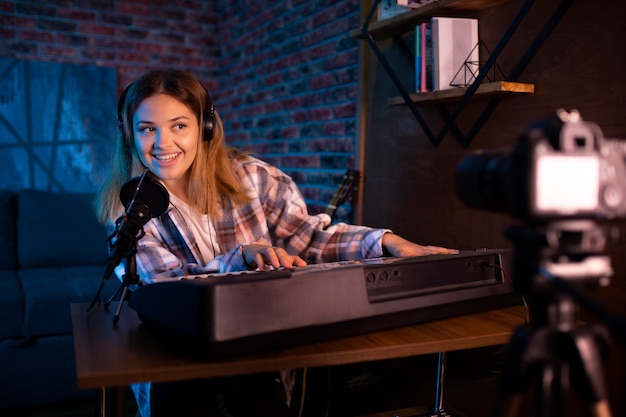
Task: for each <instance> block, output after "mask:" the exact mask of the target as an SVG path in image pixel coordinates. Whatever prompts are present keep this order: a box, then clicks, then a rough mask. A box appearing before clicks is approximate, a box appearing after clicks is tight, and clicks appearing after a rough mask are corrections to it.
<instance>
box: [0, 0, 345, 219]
mask: <svg viewBox="0 0 626 417" xmlns="http://www.w3.org/2000/svg"><path fill="white" fill-rule="evenodd" d="M357 26H358V1H357V0H337V1H330V0H327V1H323V0H319V1H305V0H301V1H299V0H293V1H283V2H274V1H269V0H268V1H265V2H263V1H261V2H249V1H246V2H244V1H239V0H231V1H224V0H219V1H211V0H205V1H201V0H195V1H194V0H187V1H181V2H178V1H173V0H150V1H148V0H136V1H119V0H118V1H101V0H92V1H89V0H84V1H80V2H78V1H65V2H61V1H59V2H47V3H42V2H38V1H0V56H2V57H13V58H19V59H33V60H43V61H54V62H70V63H77V64H89V65H97V66H107V67H114V68H116V71H117V74H118V92H119V91H121V89H122V88H123V87H124V86H126V85H127V84H128V83H130V82H131V81H132V80H134V79H135V78H136V77H137V76H139V75H140V74H142V73H143V72H144V71H146V70H147V69H149V68H155V67H167V66H172V67H180V68H186V69H188V70H191V71H192V72H194V73H195V74H196V75H198V76H199V77H200V79H201V80H202V82H203V83H204V84H205V85H206V87H207V88H208V89H209V90H210V91H211V94H212V96H213V99H214V100H215V101H216V107H217V110H218V112H219V113H220V115H221V116H222V117H223V119H224V121H225V125H226V129H227V134H228V138H229V142H230V143H232V144H234V145H236V146H240V147H242V148H245V149H248V150H251V151H253V152H255V153H257V154H258V155H259V156H261V157H262V158H263V159H265V160H267V161H269V162H271V163H273V164H275V165H277V166H279V167H281V168H283V169H284V170H285V171H286V172H287V173H289V174H290V175H292V176H293V177H294V179H295V180H296V181H297V182H298V184H299V185H300V188H301V190H302V191H303V194H304V195H305V198H306V199H307V202H308V203H309V207H310V208H311V210H312V211H319V210H321V209H323V207H324V206H325V204H326V203H327V202H328V201H329V200H330V198H331V197H332V194H333V192H334V190H335V189H336V187H337V184H338V182H339V181H340V180H341V176H342V175H343V173H344V172H345V170H346V169H347V168H348V167H353V163H354V161H353V159H354V151H355V149H354V147H355V126H356V119H355V114H356V94H357V47H358V45H357V41H355V40H353V39H351V38H350V36H349V31H350V30H351V29H354V28H356V27H357ZM340 215H341V216H342V217H344V218H346V217H347V216H348V215H349V214H348V213H347V212H346V211H345V210H344V211H342V213H340Z"/></svg>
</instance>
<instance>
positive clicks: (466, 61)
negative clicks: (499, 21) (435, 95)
mask: <svg viewBox="0 0 626 417" xmlns="http://www.w3.org/2000/svg"><path fill="white" fill-rule="evenodd" d="M431 26H432V50H433V63H434V65H433V90H445V89H448V88H453V85H454V86H467V85H469V84H471V82H472V81H473V77H472V76H471V74H470V76H468V75H467V73H468V72H470V73H471V70H472V69H471V68H470V66H472V65H477V63H478V62H479V56H478V55H479V48H478V47H477V45H478V20H477V19H467V18H455V17H433V18H432V19H431ZM470 78H471V79H470Z"/></svg>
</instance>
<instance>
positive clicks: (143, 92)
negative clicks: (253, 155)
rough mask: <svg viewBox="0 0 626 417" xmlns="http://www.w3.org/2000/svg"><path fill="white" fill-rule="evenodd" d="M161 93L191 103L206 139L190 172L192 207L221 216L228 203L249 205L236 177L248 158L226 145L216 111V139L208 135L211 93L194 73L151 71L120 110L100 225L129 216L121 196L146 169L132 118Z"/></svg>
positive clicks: (99, 206)
mask: <svg viewBox="0 0 626 417" xmlns="http://www.w3.org/2000/svg"><path fill="white" fill-rule="evenodd" d="M155 94H167V95H169V96H171V97H173V98H175V99H177V100H179V101H180V102H181V103H183V104H185V105H186V106H187V107H188V108H189V109H190V110H191V111H192V112H193V113H194V114H196V116H197V118H198V123H199V129H200V132H201V133H200V134H201V138H200V139H199V140H200V144H199V145H200V146H198V151H197V154H196V158H195V160H194V161H193V163H192V165H191V167H190V179H189V184H188V187H189V188H188V190H187V195H188V196H189V198H190V201H189V204H190V205H191V206H193V207H194V208H196V209H197V210H198V211H200V212H201V213H209V214H210V215H212V216H214V215H218V214H220V213H219V207H220V202H221V200H222V199H230V200H232V201H233V202H234V203H235V204H241V203H244V202H247V201H249V199H250V198H249V196H248V194H247V192H246V191H247V190H245V189H244V188H243V187H242V186H241V184H240V183H239V180H238V178H237V176H236V174H235V173H234V172H233V165H232V160H233V159H243V158H245V157H246V154H244V153H242V152H240V151H239V150H237V149H236V148H233V147H229V146H227V145H226V142H225V139H224V128H223V124H222V120H221V118H220V117H219V115H218V114H217V112H215V122H214V123H213V137H212V138H211V139H209V140H206V139H207V138H204V136H205V129H204V125H205V119H206V116H207V114H208V112H209V108H208V107H209V106H210V105H211V98H210V97H209V94H208V92H207V90H206V89H205V88H204V87H203V86H202V84H200V82H199V81H198V80H197V79H196V78H195V77H194V76H193V75H192V74H191V73H190V72H187V71H184V70H177V69H167V70H155V71H150V72H148V73H146V74H144V75H143V76H141V77H140V78H139V79H137V80H136V81H135V82H133V83H132V84H131V85H129V86H128V87H127V88H126V90H124V92H123V93H122V96H121V97H120V103H119V106H118V123H119V134H118V137H117V140H116V141H115V148H114V150H113V161H112V165H111V172H110V173H109V176H108V177H107V178H106V179H105V181H104V183H103V184H102V187H101V188H100V190H99V191H98V193H97V195H96V199H95V202H94V204H95V208H96V213H97V216H98V220H99V221H100V222H102V223H107V222H114V221H115V219H117V218H118V217H119V216H120V215H121V214H122V212H123V210H124V207H123V206H122V203H121V202H120V198H119V191H120V189H121V188H122V185H124V183H125V182H126V181H128V180H129V179H130V178H132V177H135V176H138V175H141V173H142V172H143V171H144V166H143V164H142V162H141V160H140V159H139V155H138V153H137V148H136V147H135V141H134V134H133V132H134V129H133V126H132V119H133V115H134V114H135V111H136V110H137V108H138V107H139V105H140V104H141V102H142V101H143V100H145V99H146V98H148V97H151V96H153V95H155Z"/></svg>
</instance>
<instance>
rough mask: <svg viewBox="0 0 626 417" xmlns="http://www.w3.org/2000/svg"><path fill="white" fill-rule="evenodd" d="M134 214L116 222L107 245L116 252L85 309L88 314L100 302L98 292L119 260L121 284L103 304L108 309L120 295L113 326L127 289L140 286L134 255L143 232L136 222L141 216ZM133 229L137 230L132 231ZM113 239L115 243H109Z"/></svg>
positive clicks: (116, 320) (139, 224)
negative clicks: (122, 263)
mask: <svg viewBox="0 0 626 417" xmlns="http://www.w3.org/2000/svg"><path fill="white" fill-rule="evenodd" d="M135 214H136V213H134V211H132V210H129V212H127V213H125V214H124V216H122V217H120V218H119V219H118V221H117V223H118V228H117V230H116V231H115V232H113V233H112V234H111V236H109V239H108V240H109V244H110V245H111V247H114V248H115V249H116V251H114V255H113V256H112V258H111V260H110V261H109V265H108V266H107V269H106V271H105V273H104V277H103V279H102V282H101V283H100V287H99V288H98V291H97V292H96V295H95V297H94V299H93V301H92V302H91V304H90V305H89V308H88V309H87V312H89V311H90V310H91V309H92V308H93V306H94V305H95V304H96V302H98V301H100V292H101V291H102V288H103V287H104V284H105V283H106V281H107V280H108V279H109V277H110V276H111V275H112V274H113V273H114V272H115V267H116V266H117V265H119V263H120V259H121V262H124V267H125V273H124V275H123V276H122V284H121V285H120V287H119V288H118V289H117V291H116V292H115V293H114V294H113V295H112V296H111V297H109V299H108V300H107V301H106V302H105V303H104V306H105V307H107V308H108V307H109V305H110V304H111V302H112V301H113V300H114V299H115V297H117V296H118V295H119V294H120V293H121V294H122V295H121V297H120V303H119V305H118V307H117V311H116V313H115V316H114V317H113V324H116V323H117V322H118V321H119V316H120V312H121V310H122V303H123V301H124V300H125V299H126V296H127V294H128V290H129V287H130V286H131V285H141V280H140V279H139V274H137V258H136V254H137V242H138V241H139V239H141V238H142V237H143V235H144V230H143V225H142V224H141V223H140V221H139V220H137V219H138V218H140V217H141V216H139V217H138V216H136V215H135ZM123 224H125V225H126V227H124V226H121V227H120V225H123ZM128 225H130V226H128ZM134 228H137V229H136V230H133V229H134ZM127 229H130V230H127ZM131 231H134V232H135V233H130V232H131ZM116 237H117V239H116ZM114 239H115V243H111V242H113V240H114ZM120 248H122V249H124V252H121V253H120V252H118V251H120Z"/></svg>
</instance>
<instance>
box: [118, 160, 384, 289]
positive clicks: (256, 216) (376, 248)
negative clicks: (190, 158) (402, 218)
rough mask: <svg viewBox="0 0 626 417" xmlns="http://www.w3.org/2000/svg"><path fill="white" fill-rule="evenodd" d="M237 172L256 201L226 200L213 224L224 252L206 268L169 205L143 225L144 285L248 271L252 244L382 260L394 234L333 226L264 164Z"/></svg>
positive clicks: (311, 255) (140, 258)
mask: <svg viewBox="0 0 626 417" xmlns="http://www.w3.org/2000/svg"><path fill="white" fill-rule="evenodd" d="M233 167H234V170H235V173H236V175H237V177H238V178H239V181H240V182H241V184H242V185H243V186H244V188H245V189H247V190H249V195H250V196H251V197H252V200H251V201H250V202H248V203H246V204H243V205H240V206H234V205H233V204H232V202H230V201H224V202H223V204H222V206H221V213H220V215H219V216H217V217H216V218H213V219H212V221H213V224H214V227H215V230H216V234H217V243H218V247H219V248H220V250H221V251H222V253H220V254H219V255H217V256H216V257H215V258H214V259H213V260H211V261H209V262H208V263H206V264H201V263H200V262H199V260H200V259H202V258H201V256H200V250H199V249H198V246H197V244H196V241H195V237H194V235H193V234H192V232H191V231H190V229H189V227H188V226H187V224H186V222H185V219H184V217H183V215H182V214H181V213H180V211H179V210H178V209H177V208H176V207H174V206H173V205H171V204H170V207H169V208H168V210H167V211H166V213H165V214H163V215H162V216H160V217H158V218H153V219H151V220H150V221H149V222H148V223H147V224H146V225H145V226H144V231H145V236H143V237H142V238H141V239H140V240H139V242H138V244H137V256H136V258H137V272H138V274H139V276H140V279H141V281H142V282H143V283H152V282H158V281H162V280H167V279H177V278H180V277H181V276H183V275H188V274H202V273H209V272H229V271H240V270H244V269H246V268H245V265H244V261H243V257H242V250H241V248H242V245H246V244H251V243H262V244H267V245H272V246H278V247H282V248H284V249H285V250H286V251H287V252H288V253H289V254H292V255H299V256H300V257H302V258H303V259H304V260H306V261H307V262H308V263H321V262H333V261H339V260H355V259H364V258H372V257H378V256H382V254H383V250H382V244H381V241H382V236H383V234H384V233H385V232H388V231H389V230H386V229H373V228H369V227H364V226H356V225H349V224H345V223H338V224H333V225H331V224H330V217H329V216H328V215H326V214H318V215H310V214H309V213H308V211H307V207H306V203H305V201H304V199H303V197H302V195H301V193H300V191H299V190H298V188H297V186H296V184H295V183H294V182H293V180H292V179H291V178H290V177H289V176H287V175H286V174H285V173H283V172H282V171H281V170H279V169H278V168H276V167H273V166H271V165H269V164H267V163H265V162H263V161H260V160H259V159H256V158H252V157H249V158H247V159H246V160H244V161H236V160H233ZM120 273H121V271H118V275H119V274H120Z"/></svg>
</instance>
